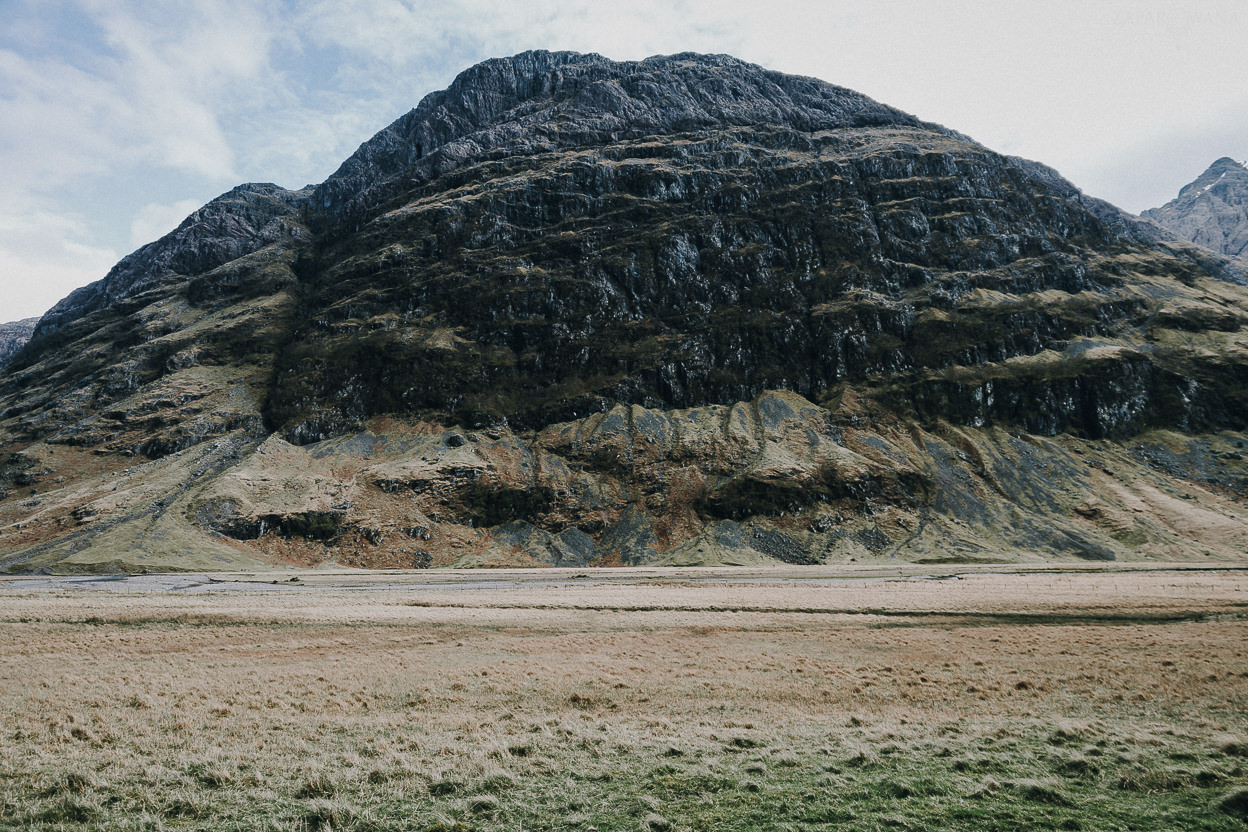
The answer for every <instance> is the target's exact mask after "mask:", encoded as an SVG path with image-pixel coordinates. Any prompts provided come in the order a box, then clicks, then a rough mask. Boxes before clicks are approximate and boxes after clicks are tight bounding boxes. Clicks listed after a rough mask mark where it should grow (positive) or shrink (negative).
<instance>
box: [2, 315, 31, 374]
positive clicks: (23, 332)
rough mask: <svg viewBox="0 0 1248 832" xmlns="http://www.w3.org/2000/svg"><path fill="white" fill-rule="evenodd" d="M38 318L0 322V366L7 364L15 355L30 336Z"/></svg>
mask: <svg viewBox="0 0 1248 832" xmlns="http://www.w3.org/2000/svg"><path fill="white" fill-rule="evenodd" d="M38 321H39V319H38V318H26V319H24V320H21V321H13V322H12V323H7V324H0V367H3V366H4V365H5V364H8V363H9V361H11V360H12V359H13V356H15V355H17V353H18V351H19V350H21V348H22V347H24V346H26V342H27V341H29V340H30V336H31V335H33V334H34V332H35V324H36V323H38Z"/></svg>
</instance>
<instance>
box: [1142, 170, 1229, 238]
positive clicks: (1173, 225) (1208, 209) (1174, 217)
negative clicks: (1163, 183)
mask: <svg viewBox="0 0 1248 832" xmlns="http://www.w3.org/2000/svg"><path fill="white" fill-rule="evenodd" d="M1141 216H1142V217H1144V218H1146V219H1150V220H1152V221H1153V222H1155V223H1157V224H1158V225H1160V226H1162V227H1163V228H1166V229H1169V230H1170V231H1173V232H1174V233H1175V234H1177V235H1178V236H1180V237H1182V238H1183V239H1185V240H1190V241H1191V242H1193V243H1196V244H1197V245H1201V246H1204V247H1205V248H1208V249H1212V250H1213V251H1216V252H1218V253H1219V254H1223V255H1226V256H1228V257H1238V258H1245V257H1248V167H1246V166H1245V164H1244V163H1243V162H1238V161H1236V160H1235V159H1232V158H1231V157H1229V156H1223V157H1222V158H1221V159H1218V160H1217V161H1216V162H1214V163H1213V164H1212V165H1210V166H1209V167H1208V169H1207V170H1205V172H1204V173H1202V174H1201V175H1200V176H1198V177H1196V179H1195V180H1193V181H1192V182H1190V183H1188V184H1187V185H1185V186H1183V188H1182V189H1180V190H1179V195H1178V196H1177V197H1175V198H1174V199H1172V200H1171V201H1170V202H1167V203H1166V204H1165V205H1163V206H1161V207H1160V208H1151V209H1149V210H1147V211H1144V212H1143V213H1142V214H1141Z"/></svg>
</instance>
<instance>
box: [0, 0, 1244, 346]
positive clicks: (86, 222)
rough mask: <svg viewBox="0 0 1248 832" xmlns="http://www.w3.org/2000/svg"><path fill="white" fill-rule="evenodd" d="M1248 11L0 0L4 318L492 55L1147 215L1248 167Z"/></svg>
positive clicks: (944, 1) (952, 2) (983, 4)
mask: <svg viewBox="0 0 1248 832" xmlns="http://www.w3.org/2000/svg"><path fill="white" fill-rule="evenodd" d="M1246 43H1248V2H1244V1H1243V0H1204V2H1201V0H1189V2H1178V1H1177V0H1175V1H1174V2H1172V1H1171V0H1164V2H1162V1H1158V2H1150V1H1149V0H1126V1H1124V2H1109V1H1107V0H1102V2H1088V1H1087V0H1081V2H1064V0H1063V1H1060V2H1059V1H1058V0H1053V1H1052V2H1045V0H1026V2H1024V1H1023V0H1017V1H1016V0H871V2H866V1H865V0H844V1H843V0H816V1H815V2H788V3H785V2H783V0H772V2H770V3H760V2H757V0H749V2H739V0H676V2H666V3H661V2H652V0H632V1H631V2H630V0H607V1H606V2H603V1H602V0H527V1H526V2H515V3H513V2H508V0H440V1H439V2H432V0H305V2H295V1H294V0H289V2H283V1H282V0H166V2H160V3H153V2H151V1H150V0H0V321H7V320H14V319H17V318H22V317H26V316H33V315H38V314H41V313H42V312H44V311H45V310H46V309H47V308H48V307H50V306H51V305H52V304H53V303H55V302H56V301H57V300H59V299H60V298H62V297H64V296H65V295H66V294H67V293H68V292H69V291H70V290H71V289H73V288H75V287H78V286H81V285H84V284H86V283H89V282H91V281H93V280H97V279H99V278H101V277H103V276H104V274H105V273H106V272H107V271H108V269H109V267H110V266H111V265H112V264H113V263H115V262H116V261H117V260H118V259H119V258H120V257H122V256H123V255H125V254H127V253H128V252H130V251H132V250H134V249H135V248H137V247H138V246H140V245H142V244H144V243H147V242H150V241H151V240H154V239H156V238H158V237H160V236H161V235H163V234H165V233H166V232H168V231H170V230H172V229H173V228H174V227H175V226H176V225H177V224H178V223H179V222H180V221H181V220H182V219H183V218H184V217H185V216H186V215H187V214H188V213H190V212H191V211H193V210H194V209H195V208H197V207H199V206H200V205H202V204H203V203H205V202H207V201H208V200H209V199H211V198H213V197H214V196H216V195H218V194H220V193H222V192H224V191H226V190H229V189H230V188H231V187H233V186H234V185H236V184H239V183H241V182H248V181H258V182H276V183H278V184H279V185H283V186H286V187H292V188H297V187H301V186H303V185H305V184H308V183H312V182H319V181H321V180H322V179H324V178H325V177H326V176H328V175H329V174H330V173H332V172H333V171H334V169H335V168H337V167H338V165H339V163H341V162H342V160H343V159H345V158H346V157H347V156H348V155H350V153H351V152H352V151H353V150H354V149H355V148H356V147H357V146H358V145H359V144H360V143H361V142H363V141H364V140H366V139H367V138H368V137H369V136H371V135H372V134H373V133H375V132H377V131H378V130H380V129H381V128H383V127H384V126H385V125H387V124H388V123H389V122H391V121H393V120H394V119H395V118H397V117H398V116H400V115H401V114H403V113H404V112H406V111H407V110H409V109H411V108H412V107H414V106H415V105H416V103H417V102H418V101H419V100H420V99H421V98H422V97H423V96H424V95H425V94H426V93H429V92H431V91H433V90H437V89H441V88H443V87H445V86H446V85H447V84H448V83H449V82H450V81H451V79H452V78H454V76H455V75H456V74H457V73H458V72H460V71H461V70H463V69H465V68H467V67H468V66H470V65H472V64H474V63H476V62H478V61H481V60H484V59H485V58H489V57H495V56H502V55H510V54H514V53H516V52H521V51H524V50H526V49H573V50H578V51H582V52H599V53H601V54H603V55H606V56H607V57H609V58H614V59H618V60H632V59H638V58H643V57H646V56H649V55H654V54H670V53H673V52H682V51H698V52H726V53H729V54H732V55H736V56H737V57H740V58H743V59H745V60H748V61H753V62H756V63H759V64H762V65H763V66H766V67H768V68H771V69H776V70H780V71H782V72H789V73H795V74H800V75H813V76H816V77H819V78H822V79H824V80H826V81H830V82H832V83H834V84H839V85H841V86H846V87H850V88H852V89H855V90H858V91H859V92H863V93H866V94H867V95H870V96H871V97H873V98H875V99H877V100H879V101H882V102H884V103H886V104H890V105H892V106H894V107H898V108H900V109H902V110H906V111H908V112H911V113H914V114H915V115H917V116H919V117H920V118H923V119H926V120H929V121H935V122H939V123H941V124H944V125H946V126H948V127H952V128H954V129H956V130H959V131H961V132H963V133H966V134H968V135H970V136H972V137H973V138H975V139H977V140H978V141H980V142H982V143H984V144H986V145H988V146H989V147H991V148H993V149H995V150H999V151H1001V152H1004V153H1010V154H1016V155H1021V156H1026V157H1029V158H1032V159H1037V160H1039V161H1042V162H1045V163H1047V164H1049V165H1052V166H1053V167H1055V168H1057V169H1058V170H1059V171H1061V172H1062V173H1063V174H1064V175H1065V176H1066V177H1067V178H1069V179H1071V180H1072V181H1073V182H1074V183H1075V184H1076V185H1078V186H1079V187H1081V188H1082V189H1083V190H1084V191H1085V192H1087V193H1089V194H1092V195H1094V196H1098V197H1102V198H1105V199H1108V200H1109V201H1111V202H1113V203H1115V204H1117V205H1119V206H1121V207H1123V208H1126V209H1127V210H1130V211H1135V212H1138V211H1140V210H1142V209H1144V208H1150V207H1154V206H1156V205H1160V204H1162V203H1164V202H1166V201H1168V200H1170V199H1172V198H1173V197H1174V196H1175V195H1176V194H1177V192H1178V190H1179V188H1180V187H1181V186H1182V185H1184V184H1186V183H1187V182H1189V181H1191V180H1192V179H1194V178H1195V177H1196V176H1197V175H1199V174H1200V173H1201V172H1202V171H1203V170H1204V169H1205V168H1206V167H1207V166H1208V165H1209V164H1210V163H1211V162H1212V161H1213V160H1214V159H1216V158H1219V157H1221V156H1232V157H1234V158H1237V159H1244V158H1248V85H1245V83H1244V81H1245V78H1248V48H1245V44H1246Z"/></svg>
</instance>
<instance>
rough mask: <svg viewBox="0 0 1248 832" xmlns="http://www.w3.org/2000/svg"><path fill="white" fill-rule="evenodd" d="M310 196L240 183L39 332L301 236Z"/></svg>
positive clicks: (53, 312) (53, 314) (79, 295)
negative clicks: (302, 209) (170, 280)
mask: <svg viewBox="0 0 1248 832" xmlns="http://www.w3.org/2000/svg"><path fill="white" fill-rule="evenodd" d="M307 195H308V194H307V192H306V191H288V190H286V189H285V188H279V187H278V186H276V185H272V184H248V185H239V186H238V187H237V188H234V189H233V190H231V191H229V192H228V193H225V194H222V195H221V196H219V197H217V198H216V199H214V200H213V201H212V202H209V203H208V204H207V205H205V206H204V207H203V208H200V209H199V210H198V211H196V212H195V213H193V214H191V215H190V216H189V217H187V218H186V219H185V220H183V221H182V224H181V225H179V226H178V227H177V228H176V229H174V230H173V231H171V232H169V233H168V234H166V235H165V236H164V237H161V238H160V239H159V240H157V241H156V242H154V243H148V244H147V245H145V246H143V247H142V248H140V249H139V250H138V251H136V252H134V253H133V254H129V255H127V256H126V257H123V258H122V259H121V261H120V262H119V263H118V264H117V265H116V266H113V268H112V269H110V270H109V272H108V274H107V275H105V276H104V279H103V280H99V281H96V282H95V283H92V284H90V285H88V286H84V287H82V288H81V289H75V290H74V291H73V292H71V293H70V294H69V295H68V296H66V297H65V299H64V300H62V301H60V302H59V303H57V304H56V305H55V306H53V307H52V308H51V309H50V310H48V312H47V313H46V314H45V315H44V316H43V317H42V318H41V319H40V320H39V326H38V328H37V329H36V332H35V336H36V337H41V336H44V335H48V334H51V333H52V332H54V331H55V330H56V329H57V328H59V327H61V326H63V325H64V324H66V323H69V322H71V321H75V320H77V319H79V318H81V317H83V316H84V315H87V314H89V313H91V312H96V311H98V310H102V309H106V308H108V307H109V306H110V305H112V304H115V303H117V302H118V301H121V300H124V299H125V298H127V297H130V296H132V295H136V294H139V293H140V292H142V291H143V290H145V289H147V288H149V287H151V286H153V285H154V284H155V283H157V282H158V281H160V280H162V279H167V278H169V277H172V276H175V275H183V276H185V275H197V274H203V273H204V272H207V271H211V270H212V269H215V268H216V267H217V266H220V265H222V264H223V263H228V262H230V261H231V260H235V259H237V258H239V257H242V256H243V255H245V254H250V253H252V252H253V251H256V250H258V249H260V248H263V247H264V246H266V245H268V244H270V243H274V242H279V241H283V240H285V239H287V238H291V237H298V236H299V235H300V234H301V226H300V225H299V224H298V223H297V221H296V220H297V216H298V208H299V205H300V204H301V203H302V202H303V201H304V200H305V199H306V198H307Z"/></svg>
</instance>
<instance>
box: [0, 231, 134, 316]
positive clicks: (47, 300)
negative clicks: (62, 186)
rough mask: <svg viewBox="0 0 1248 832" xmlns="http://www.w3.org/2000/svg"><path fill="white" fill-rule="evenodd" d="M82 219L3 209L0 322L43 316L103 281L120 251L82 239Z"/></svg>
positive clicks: (85, 233) (86, 232)
mask: <svg viewBox="0 0 1248 832" xmlns="http://www.w3.org/2000/svg"><path fill="white" fill-rule="evenodd" d="M87 236H88V229H87V228H86V226H85V225H84V224H83V223H82V221H81V220H79V219H77V218H74V217H69V216H64V215H57V214H53V213H49V212H47V211H39V210H32V211H6V212H5V213H0V322H3V321H13V320H18V319H20V318H28V317H33V316H36V315H42V314H43V313H44V312H46V311H47V310H48V309H49V308H51V307H52V305H53V304H55V303H56V302H57V301H58V300H60V299H61V298H63V297H65V296H66V295H67V294H69V293H70V292H71V291H73V290H74V289H76V288H78V287H79V286H84V285H86V284H87V283H90V282H92V281H94V280H99V279H100V278H101V277H103V276H104V275H105V274H107V273H108V270H109V268H111V267H112V265H113V264H114V263H115V262H116V261H117V259H118V257H117V253H116V252H115V251H112V250H111V249H106V248H100V247H97V246H93V245H91V244H89V243H85V242H82V240H83V238H84V237H87Z"/></svg>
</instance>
